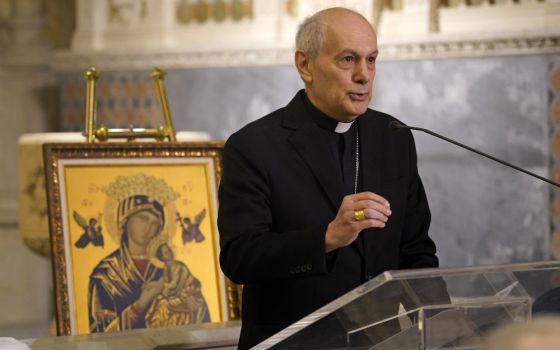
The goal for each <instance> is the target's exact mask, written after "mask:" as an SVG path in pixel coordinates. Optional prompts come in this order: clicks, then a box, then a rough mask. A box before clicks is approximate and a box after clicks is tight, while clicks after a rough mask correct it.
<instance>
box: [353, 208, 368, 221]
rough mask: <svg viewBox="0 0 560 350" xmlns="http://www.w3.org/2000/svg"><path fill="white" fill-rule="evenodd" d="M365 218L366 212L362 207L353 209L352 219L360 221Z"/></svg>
mask: <svg viewBox="0 0 560 350" xmlns="http://www.w3.org/2000/svg"><path fill="white" fill-rule="evenodd" d="M365 218H366V213H365V212H364V210H363V209H360V210H354V219H355V220H356V221H362V220H363V219H365Z"/></svg>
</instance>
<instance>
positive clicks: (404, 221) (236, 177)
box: [218, 8, 438, 348]
mask: <svg viewBox="0 0 560 350" xmlns="http://www.w3.org/2000/svg"><path fill="white" fill-rule="evenodd" d="M296 46H297V47H296V53H295V65H296V68H297V70H298V72H299V74H300V76H301V79H302V80H303V82H304V84H305V90H301V91H299V92H298V93H297V95H296V96H295V97H294V98H293V100H292V101H291V102H290V103H289V104H288V105H287V106H286V107H284V108H281V109H279V110H277V111H275V112H272V113H271V114H269V115H267V116H265V117H263V118H261V119H259V120H257V121H255V122H253V123H251V124H249V125H247V126H246V127H244V128H242V129H241V130H240V131H238V132H236V133H235V134H233V135H232V136H231V137H230V138H229V140H228V141H227V143H226V146H225V149H224V159H223V176H222V182H221V185H220V190H219V201H220V209H219V216H218V225H219V231H220V245H221V253H220V263H221V267H222V269H223V271H224V273H225V274H226V275H227V276H228V277H229V278H230V279H231V280H233V281H234V282H236V283H240V284H243V285H244V290H243V315H242V324H243V325H242V330H241V338H240V343H239V346H240V348H246V347H249V346H252V345H254V344H257V343H258V342H260V341H262V340H264V339H266V338H267V337H269V336H271V335H273V334H274V333H276V332H278V331H280V330H281V329H282V328H284V327H286V326H288V325H290V324H291V323H293V322H295V321H297V320H299V319H300V318H302V317H304V316H305V315H307V314H309V313H311V312H313V311H314V310H316V309H317V308H319V307H321V306H323V305H325V304H326V303H328V302H330V301H332V300H333V299H335V298H337V297H339V296H341V295H342V294H344V293H346V292H348V291H349V290H351V289H353V288H355V287H357V286H358V285H360V284H362V283H364V282H365V281H367V280H369V279H371V278H372V277H374V276H376V275H377V274H380V273H382V272H383V271H386V270H390V269H402V268H419V267H436V266H437V265H438V260H437V257H436V255H435V252H436V249H435V245H434V243H433V241H432V240H431V239H430V238H429V236H428V227H429V223H430V211H429V208H428V203H427V200H426V195H425V193H424V189H423V186H422V182H421V181H420V177H419V176H418V171H417V167H416V151H415V146H414V141H413V139H412V135H411V134H410V132H398V133H397V132H394V131H391V130H389V129H388V124H389V123H390V122H391V121H392V120H395V119H394V118H392V117H391V116H389V115H386V114H383V113H380V112H377V111H373V110H371V109H368V105H369V103H370V100H371V97H372V84H373V79H374V77H375V69H376V67H375V62H376V58H377V54H378V51H377V38H376V34H375V31H374V29H373V28H372V26H371V25H370V24H369V23H368V21H367V20H366V19H365V18H364V17H362V16H361V15H360V14H358V13H355V12H353V11H350V10H347V9H343V8H331V9H327V10H323V11H321V12H318V13H316V14H315V15H313V16H311V17H310V18H308V19H307V20H306V21H305V22H304V23H303V24H302V25H301V27H300V29H299V31H298V33H297V37H296Z"/></svg>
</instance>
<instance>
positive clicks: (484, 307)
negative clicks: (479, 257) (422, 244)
mask: <svg viewBox="0 0 560 350" xmlns="http://www.w3.org/2000/svg"><path fill="white" fill-rule="evenodd" d="M546 313H556V314H559V313H560V262H553V261H549V262H536V263H523V264H511V265H495V266H479V267H467V268H444V269H420V270H400V271H388V272H385V273H384V274H382V275H379V276H377V277H376V278H375V279H373V280H371V281H368V282H366V283H365V284H363V285H361V286H359V287H358V288H356V289H354V290H352V291H350V292H348V293H347V294H345V295H343V296H341V297H340V298H338V299H336V300H334V301H333V302H331V303H330V304H327V305H326V306H324V307H322V308H321V309H319V310H317V311H316V312H314V313H312V314H310V315H309V316H307V317H305V318H303V319H301V320H300V321H298V322H296V323H294V324H293V325H291V326H290V327H288V328H286V329H284V330H283V331H281V332H279V333H278V334H276V335H274V336H272V337H271V338H269V339H267V340H265V341H264V342H262V343H261V344H259V345H257V346H256V347H255V349H374V350H385V349H399V350H405V349H411V350H412V349H414V350H418V349H477V348H478V347H479V346H480V343H481V340H482V339H483V338H484V337H485V336H486V335H487V334H488V332H490V331H492V330H493V329H494V328H495V327H496V326H499V325H502V324H507V323H513V322H526V321H527V320H530V319H531V317H533V316H535V315H539V314H546Z"/></svg>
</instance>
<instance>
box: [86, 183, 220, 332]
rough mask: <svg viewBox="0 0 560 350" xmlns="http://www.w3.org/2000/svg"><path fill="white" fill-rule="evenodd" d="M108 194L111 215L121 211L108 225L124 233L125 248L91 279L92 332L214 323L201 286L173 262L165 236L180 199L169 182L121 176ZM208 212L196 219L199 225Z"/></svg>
mask: <svg viewBox="0 0 560 350" xmlns="http://www.w3.org/2000/svg"><path fill="white" fill-rule="evenodd" d="M104 192H105V193H106V194H107V196H108V199H107V202H108V203H107V204H106V210H107V211H108V215H110V214H111V213H113V212H114V211H115V207H116V214H115V215H114V216H112V217H110V218H109V222H108V224H107V226H108V227H113V228H115V227H116V228H117V229H118V230H120V248H118V249H117V250H115V251H114V252H112V253H111V254H110V255H108V256H107V257H106V258H104V259H103V260H101V261H100V262H99V263H98V264H97V266H96V267H95V268H94V270H93V272H92V274H91V277H90V283H89V288H88V301H89V302H88V305H89V324H90V331H91V332H92V333H95V332H108V331H115V330H123V329H134V328H145V327H160V326H176V325H183V324H192V323H200V322H209V321H210V317H209V314H208V307H207V306H206V301H205V300H204V297H203V296H202V293H201V284H200V281H199V280H197V279H196V278H194V276H193V275H192V274H191V273H190V272H189V269H188V268H187V266H186V265H185V264H184V263H183V262H181V261H177V260H174V259H173V258H174V256H173V252H172V250H171V248H170V247H169V245H168V242H169V238H168V236H167V235H165V234H163V233H162V232H163V231H164V228H165V224H166V220H168V219H167V218H168V217H169V213H170V212H173V211H174V205H173V203H174V201H175V199H177V198H178V197H179V194H178V193H176V192H174V191H173V189H172V188H171V187H170V186H169V185H168V184H167V183H166V182H165V181H164V180H162V179H157V178H155V177H152V176H147V175H145V174H134V175H131V176H126V177H124V176H119V177H118V178H117V179H116V180H115V181H114V182H112V183H111V184H110V185H109V186H108V187H107V188H105V189H104ZM111 202H113V205H111ZM117 203H118V204H117ZM204 213H205V211H204V210H203V211H202V212H201V213H199V214H198V215H197V217H196V219H198V223H199V224H200V221H202V218H203V216H204V215H202V216H201V215H200V214H204ZM114 219H116V226H115V225H113V222H112V220H114ZM193 225H194V224H193ZM154 260H155V261H154ZM161 264H163V266H161Z"/></svg>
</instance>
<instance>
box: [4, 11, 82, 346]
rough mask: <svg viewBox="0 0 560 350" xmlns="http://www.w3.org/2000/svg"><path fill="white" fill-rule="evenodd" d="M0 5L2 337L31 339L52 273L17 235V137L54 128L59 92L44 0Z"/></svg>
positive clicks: (46, 303)
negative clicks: (51, 68) (50, 58)
mask: <svg viewBox="0 0 560 350" xmlns="http://www.w3.org/2000/svg"><path fill="white" fill-rule="evenodd" d="M0 8H1V12H2V16H3V20H0V33H1V35H2V40H1V41H0V121H1V123H2V124H1V127H0V149H1V151H0V164H1V166H0V178H1V179H2V181H1V182H0V276H2V279H1V280H0V307H1V309H2V312H1V313H0V337H3V336H11V337H16V338H31V337H40V336H46V335H47V334H48V329H49V325H50V322H51V320H52V317H53V311H52V310H53V307H52V305H53V298H52V287H51V285H52V277H51V276H52V275H51V269H50V261H49V259H47V258H44V257H40V256H38V255H36V254H35V253H32V252H31V251H30V250H29V249H28V248H27V247H26V246H25V245H24V243H23V241H22V239H21V237H20V235H19V225H18V190H17V188H18V182H17V179H18V172H17V169H18V159H17V142H18V137H19V135H21V134H23V133H29V132H42V131H47V130H49V129H51V128H52V124H53V123H52V121H54V120H55V118H54V115H55V113H54V110H53V109H54V103H53V101H55V97H56V95H55V94H54V89H53V79H52V74H51V73H50V72H49V70H48V67H47V64H48V54H49V50H50V49H49V47H50V44H49V41H48V28H47V15H46V2H45V1H43V0H17V1H16V0H10V1H6V0H3V1H1V6H0ZM72 15H73V14H72Z"/></svg>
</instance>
